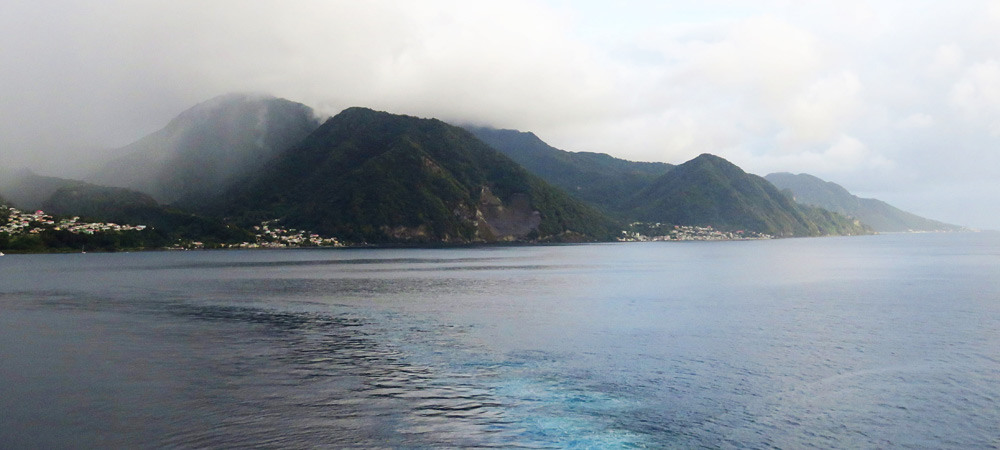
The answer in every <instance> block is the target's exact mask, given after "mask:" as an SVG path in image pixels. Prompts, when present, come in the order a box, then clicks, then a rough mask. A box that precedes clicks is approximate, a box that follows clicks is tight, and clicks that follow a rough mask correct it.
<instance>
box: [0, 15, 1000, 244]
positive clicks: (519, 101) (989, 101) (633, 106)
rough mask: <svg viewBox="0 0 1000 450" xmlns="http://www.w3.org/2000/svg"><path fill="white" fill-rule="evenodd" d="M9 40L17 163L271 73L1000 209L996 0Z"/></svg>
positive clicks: (4, 126) (69, 31)
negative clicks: (998, 199) (998, 198)
mask: <svg viewBox="0 0 1000 450" xmlns="http://www.w3.org/2000/svg"><path fill="white" fill-rule="evenodd" d="M0 42H2V43H3V44H2V45H0V61H2V63H0V96H2V102H0V163H3V164H6V165H30V166H33V167H34V168H36V169H37V170H39V171H42V172H45V171H46V168H47V167H56V166H57V165H59V164H62V165H65V164H66V163H67V162H73V161H76V160H77V159H79V158H82V157H84V156H86V155H88V154H90V152H93V151H95V150H96V149H102V148H110V147H118V146H122V145H125V144H127V143H129V142H131V141H133V140H135V139H138V138H139V137H141V136H143V135H145V134H148V133H150V132H152V131H155V130H156V129H158V128H160V127H162V126H163V125H165V124H166V122H167V121H168V120H170V119H171V118H172V117H174V116H175V115H176V114H177V113H179V112H180V111H182V110H184V109H186V108H188V107H190V106H192V105H194V104H195V103H198V102H200V101H203V100H205V99H208V98H210V97H213V96H215V95H219V94H223V93H226V92H231V91H257V92H267V93H271V94H274V95H277V96H280V97H285V98H288V99H291V100H295V101H299V102H302V103H305V104H308V105H310V106H312V107H314V108H317V109H318V110H320V111H322V112H325V113H328V114H334V113H336V112H338V111H339V110H340V109H343V108H345V107H347V106H353V105H359V106H368V107H372V108H377V109H382V110H387V111H390V112H396V113H406V114H413V115H419V116H425V117H429V116H430V117H438V118H441V119H443V120H448V121H452V122H474V123H478V124H485V125H493V126H497V127H504V128H517V129H521V130H530V131H534V132H535V133H536V134H538V135H539V136H540V137H541V138H542V139H544V140H546V141H547V142H549V143H550V144H552V145H555V146H557V147H559V148H563V149H566V150H574V151H584V150H585V151H598V152H605V153H610V154H612V155H615V156H619V157H623V158H628V159H638V160H654V161H666V162H671V163H680V162H683V161H685V160H688V159H690V158H692V157H694V156H696V155H698V154H699V153H703V152H709V153H715V154H718V155H720V156H723V157H725V158H727V159H730V160H731V161H733V162H735V163H737V164H739V165H740V166H742V167H743V168H744V169H746V170H748V171H751V172H754V173H758V174H761V175H764V174H766V173H769V172H772V171H779V170H780V171H791V172H808V173H812V174H814V175H817V176H820V177H822V178H825V179H828V180H831V181H836V182H838V183H840V184H842V185H844V186H845V187H847V188H848V189H850V190H852V191H853V192H855V193H858V194H860V195H865V196H873V197H877V198H881V199H883V200H886V201H889V202H890V203H893V204H896V205H897V206H900V207H902V208H904V209H907V210H910V211H913V212H916V213H918V214H921V215H925V216H929V217H931V218H935V219H939V220H944V221H948V222H954V223H960V224H963V225H969V226H976V227H984V228H1000V202H998V201H997V197H998V196H1000V155H998V144H1000V1H959V2H920V1H906V2H904V1H898V2H896V1H883V2H853V1H836V2H833V1H831V2H797V1H777V0H775V1H767V0H764V1H753V2H749V1H743V2H737V1H722V0H709V1H705V2H689V1H685V2H680V1H677V2H665V1H648V2H644V1H625V2H615V3H614V5H611V4H610V3H609V2H598V1H568V0H566V1H559V0H551V1H518V0H506V1H497V2H470V1H420V2H411V1H378V0H374V1H363V2H357V1H328V0H302V1H296V2H282V1H210V2H205V1H187V0H170V1H160V0H150V1H133V0H127V1H114V0H95V1H21V0H8V1H5V2H3V3H2V4H0Z"/></svg>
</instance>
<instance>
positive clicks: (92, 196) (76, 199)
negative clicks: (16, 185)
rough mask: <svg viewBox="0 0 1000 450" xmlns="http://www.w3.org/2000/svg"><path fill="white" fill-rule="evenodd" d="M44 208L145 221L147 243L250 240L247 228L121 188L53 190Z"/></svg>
mask: <svg viewBox="0 0 1000 450" xmlns="http://www.w3.org/2000/svg"><path fill="white" fill-rule="evenodd" d="M44 206H45V210H46V211H49V212H50V213H53V214H57V215H62V216H79V217H81V218H82V219H83V220H85V221H94V222H112V223H117V224H132V225H145V226H147V227H148V229H149V231H150V233H147V234H146V235H144V236H146V240H147V241H149V242H150V243H151V244H154V245H150V246H169V245H172V244H174V243H176V242H177V241H199V242H203V243H204V245H205V246H206V247H213V246H217V245H220V244H235V243H240V242H246V241H253V240H254V238H253V235H252V234H251V233H249V232H248V231H246V230H244V229H242V228H239V227H236V226H233V225H229V224H225V223H222V222H221V221H218V220H213V219H208V218H205V217H199V216H197V215H194V214H191V213H187V212H184V211H181V210H177V209H173V208H167V207H163V206H161V205H159V204H158V203H157V202H156V201H155V200H153V198H152V197H150V196H148V195H146V194H143V193H140V192H135V191H131V190H128V189H124V188H113V187H105V186H95V185H90V184H83V185H79V186H75V187H65V188H61V189H59V190H58V191H56V193H55V194H53V195H52V197H50V198H49V200H47V201H46V202H45V204H44Z"/></svg>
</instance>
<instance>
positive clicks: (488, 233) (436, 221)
mask: <svg viewBox="0 0 1000 450" xmlns="http://www.w3.org/2000/svg"><path fill="white" fill-rule="evenodd" d="M179 204H187V205H191V206H192V207H193V208H196V209H197V210H199V211H203V212H205V213H210V214H215V215H219V216H225V217H230V218H232V219H236V220H238V221H241V222H242V223H246V224H252V223H255V222H260V221H263V220H270V219H280V220H282V223H283V224H284V226H286V227H295V228H299V229H308V230H312V231H314V232H317V233H320V234H324V235H331V236H336V237H338V238H341V239H346V240H349V241H355V242H371V243H385V242H414V243H428V242H453V243H466V242H493V241H505V240H529V241H535V240H542V241H545V240H594V239H609V238H611V237H612V236H614V235H615V233H616V224H614V223H613V222H612V221H611V220H610V219H608V218H606V217H604V216H603V215H601V214H600V213H598V212H597V211H595V210H594V209H592V208H591V207H588V206H586V205H585V204H583V203H582V202H580V201H579V200H576V199H573V198H572V197H570V196H569V195H567V194H566V193H564V192H562V191H560V190H558V189H555V188H553V187H551V186H549V185H548V184H547V183H545V182H544V181H542V180H541V179H540V178H538V177H536V176H534V175H532V174H530V173H529V172H528V171H527V170H525V169H524V168H522V167H520V166H518V165H517V163H515V162H514V161H512V160H511V159H510V158H508V157H506V156H504V155H503V154H502V153H500V152H498V151H496V150H494V149H493V148H491V147H490V146H488V145H486V144H484V143H483V142H482V141H480V140H479V139H477V138H476V137H475V136H473V135H472V134H471V133H469V132H467V131H465V130H463V129H461V128H457V127H454V126H451V125H448V124H446V123H444V122H441V121H439V120H435V119H419V118H415V117H409V116H401V115H393V114H389V113H385V112H378V111H373V110H370V109H365V108H349V109H347V110H345V111H343V112H341V113H340V114H338V115H336V116H335V117H332V118H330V119H329V120H327V121H326V122H325V123H324V124H323V125H322V126H320V127H319V128H318V129H317V130H315V131H314V132H313V133H312V134H310V135H309V136H308V137H306V138H305V139H304V140H303V141H302V142H300V143H299V144H297V145H295V146H293V147H291V148H289V149H288V150H286V151H284V152H282V153H281V154H279V155H278V156H277V157H276V158H275V159H273V160H272V161H271V162H269V163H268V165H267V167H265V168H264V169H262V170H261V171H260V172H259V173H258V174H256V175H254V176H251V177H249V178H247V179H246V180H244V181H242V182H240V183H238V184H236V185H234V186H233V187H232V188H231V189H229V190H227V191H226V192H225V193H224V194H223V195H222V196H220V197H218V198H216V199H215V200H214V201H210V202H199V201H198V200H197V199H187V200H185V201H181V202H179Z"/></svg>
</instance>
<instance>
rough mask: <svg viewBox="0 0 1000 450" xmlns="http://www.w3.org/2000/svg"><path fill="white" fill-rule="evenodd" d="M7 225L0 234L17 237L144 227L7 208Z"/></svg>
mask: <svg viewBox="0 0 1000 450" xmlns="http://www.w3.org/2000/svg"><path fill="white" fill-rule="evenodd" d="M7 213H8V214H9V215H8V218H7V223H5V224H2V225H0V233H8V234H10V235H17V234H22V233H27V234H38V233H41V232H42V230H44V229H53V230H56V231H59V230H66V231H69V232H70V233H74V234H94V233H100V232H107V231H142V230H145V229H146V226H145V225H119V224H116V223H105V222H80V218H79V217H76V216H74V217H69V218H63V219H59V220H58V221H56V218H55V217H53V216H50V215H48V214H45V212H44V211H35V212H33V213H29V212H22V211H20V210H18V209H16V208H7Z"/></svg>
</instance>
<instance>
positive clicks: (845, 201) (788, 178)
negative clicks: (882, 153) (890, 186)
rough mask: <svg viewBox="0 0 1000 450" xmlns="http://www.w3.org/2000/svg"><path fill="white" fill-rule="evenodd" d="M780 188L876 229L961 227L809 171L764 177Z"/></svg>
mask: <svg viewBox="0 0 1000 450" xmlns="http://www.w3.org/2000/svg"><path fill="white" fill-rule="evenodd" d="M765 178H766V179H767V180H768V181H770V182H771V183H772V184H774V185H775V186H777V187H778V188H779V189H788V190H790V191H791V192H792V194H793V195H794V197H795V201H797V202H799V203H804V204H807V205H813V206H817V207H820V208H824V209H827V210H830V211H833V212H837V213H840V214H843V215H846V216H849V217H854V218H856V219H858V220H860V221H861V222H863V223H865V224H867V225H869V226H871V227H872V228H873V229H874V230H875V231H880V232H899V231H957V230H960V229H961V228H962V227H959V226H957V225H950V224H946V223H943V222H938V221H935V220H930V219H925V218H923V217H920V216H918V215H916V214H911V213H908V212H906V211H903V210H901V209H898V208H896V207H894V206H892V205H889V204H888V203H885V202H883V201H881V200H876V199H872V198H860V197H857V196H855V195H853V194H851V193H850V192H848V191H847V189H844V188H843V187H842V186H840V185H838V184H836V183H832V182H829V181H823V180H821V179H819V178H817V177H814V176H812V175H808V174H804V173H803V174H798V175H794V174H791V173H786V172H782V173H772V174H770V175H768V176H766V177H765Z"/></svg>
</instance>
